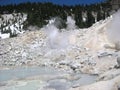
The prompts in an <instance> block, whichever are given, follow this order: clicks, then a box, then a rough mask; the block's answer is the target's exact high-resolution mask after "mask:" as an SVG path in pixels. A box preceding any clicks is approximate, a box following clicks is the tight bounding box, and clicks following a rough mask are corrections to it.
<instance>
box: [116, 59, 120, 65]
mask: <svg viewBox="0 0 120 90" xmlns="http://www.w3.org/2000/svg"><path fill="white" fill-rule="evenodd" d="M117 63H118V65H119V66H120V57H117Z"/></svg>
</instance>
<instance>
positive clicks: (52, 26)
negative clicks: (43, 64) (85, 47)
mask: <svg viewBox="0 0 120 90" xmlns="http://www.w3.org/2000/svg"><path fill="white" fill-rule="evenodd" d="M57 20H61V19H58V18H57V19H52V20H50V21H49V22H50V23H49V24H48V25H47V26H45V27H44V30H45V32H46V33H47V36H48V44H49V46H50V48H52V49H61V48H66V47H67V46H69V35H70V33H68V32H60V29H58V27H59V26H61V23H60V21H57ZM58 24H59V25H58ZM66 24H67V30H68V29H69V30H73V29H75V28H76V25H75V20H74V19H72V17H70V16H68V17H67V22H66ZM67 30H65V31H67Z"/></svg>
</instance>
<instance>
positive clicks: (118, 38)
mask: <svg viewBox="0 0 120 90" xmlns="http://www.w3.org/2000/svg"><path fill="white" fill-rule="evenodd" d="M108 36H109V39H110V40H111V41H112V42H113V43H115V44H116V43H119V42H120V10H119V11H118V12H117V13H115V14H114V15H113V20H112V22H111V23H110V26H109V27H108Z"/></svg>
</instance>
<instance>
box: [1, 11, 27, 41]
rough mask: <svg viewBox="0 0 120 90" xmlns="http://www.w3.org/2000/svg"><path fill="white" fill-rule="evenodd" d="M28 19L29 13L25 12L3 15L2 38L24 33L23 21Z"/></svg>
mask: <svg viewBox="0 0 120 90" xmlns="http://www.w3.org/2000/svg"><path fill="white" fill-rule="evenodd" d="M26 19H27V15H26V14H23V13H13V14H4V15H1V17H0V38H2V39H5V38H9V37H14V36H17V35H18V34H21V33H23V32H24V30H23V23H24V21H25V20H26Z"/></svg>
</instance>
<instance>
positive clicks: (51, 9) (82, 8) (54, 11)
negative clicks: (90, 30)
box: [0, 1, 111, 29]
mask: <svg viewBox="0 0 120 90" xmlns="http://www.w3.org/2000/svg"><path fill="white" fill-rule="evenodd" d="M110 10H111V5H110V4H109V3H108V2H107V1H106V2H104V3H98V4H92V5H76V6H66V5H62V6H60V5H55V4H52V3H49V2H48V3H30V2H28V3H22V4H19V5H7V6H0V14H12V13H24V14H27V20H26V21H25V22H24V28H25V29H26V28H27V27H28V26H30V25H32V26H38V27H40V28H41V27H43V26H44V25H46V24H47V23H48V20H50V19H51V18H53V17H59V18H61V19H62V20H63V21H66V19H67V16H72V17H73V18H74V19H75V21H76V25H77V26H78V27H79V28H87V27H90V26H91V25H92V24H93V23H95V22H97V21H99V20H102V19H105V18H106V17H108V16H109V12H110ZM63 27H65V25H64V26H63Z"/></svg>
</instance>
